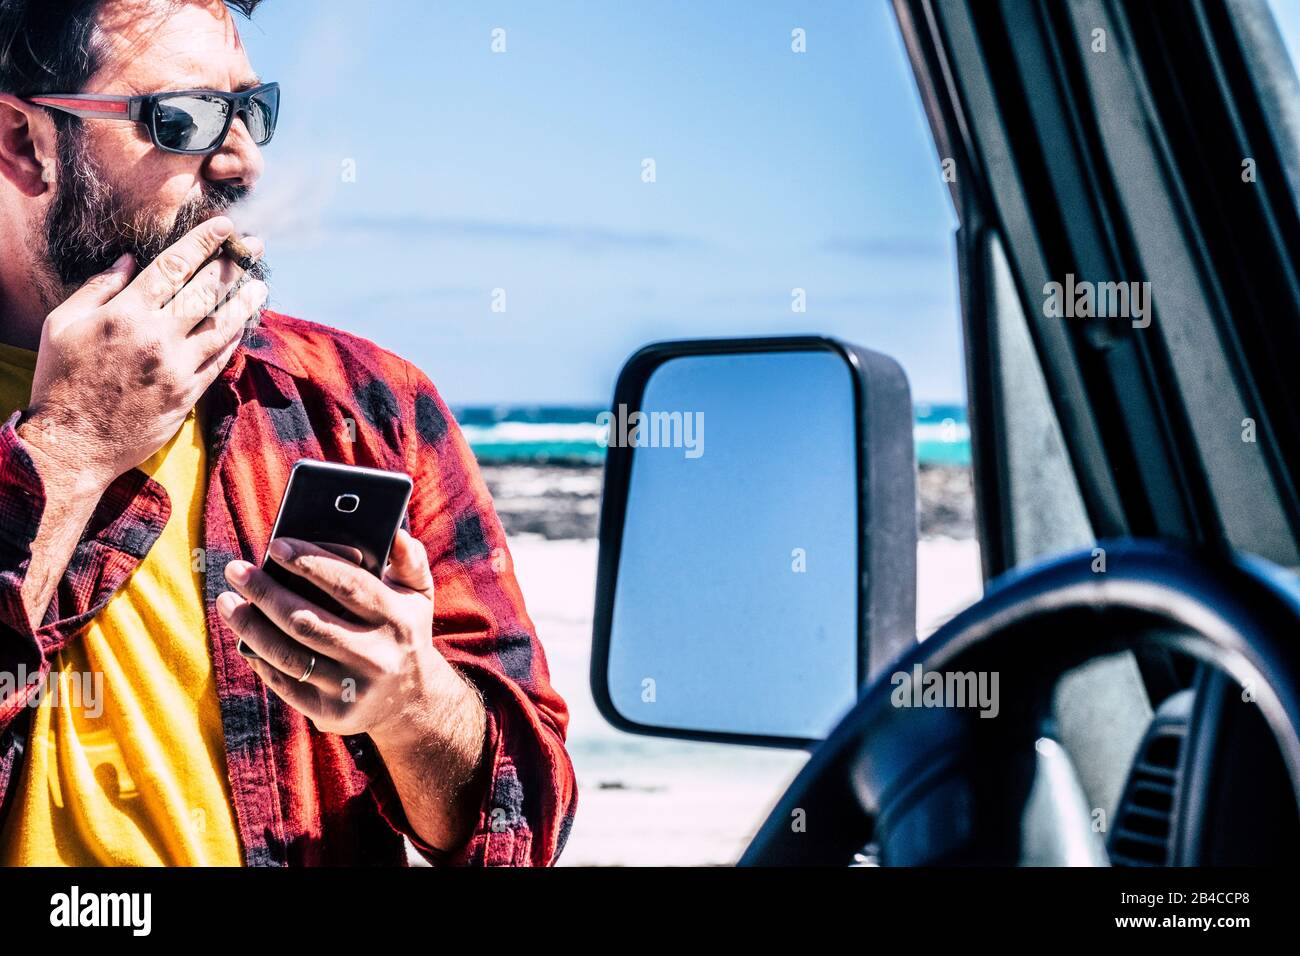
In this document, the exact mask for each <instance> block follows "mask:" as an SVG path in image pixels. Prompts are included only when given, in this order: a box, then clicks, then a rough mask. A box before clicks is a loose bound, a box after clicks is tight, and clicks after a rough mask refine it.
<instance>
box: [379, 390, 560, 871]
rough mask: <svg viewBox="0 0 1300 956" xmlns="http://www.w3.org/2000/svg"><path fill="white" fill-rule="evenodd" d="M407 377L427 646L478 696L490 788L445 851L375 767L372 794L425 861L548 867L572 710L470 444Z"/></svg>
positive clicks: (555, 850)
mask: <svg viewBox="0 0 1300 956" xmlns="http://www.w3.org/2000/svg"><path fill="white" fill-rule="evenodd" d="M409 374H410V376H411V388H410V393H409V399H408V400H409V402H410V405H409V406H408V410H407V411H408V412H409V414H410V416H411V420H410V422H409V423H408V424H409V429H408V436H409V437H408V440H407V462H408V468H409V470H410V474H411V477H412V478H413V479H414V482H415V488H414V491H413V493H412V496H411V503H410V507H409V510H408V515H409V519H410V526H411V533H412V534H413V535H414V536H415V537H416V538H418V539H419V540H420V541H421V542H422V543H423V544H424V546H425V549H426V550H427V551H428V554H429V563H430V567H431V568H432V571H433V579H434V590H435V597H434V624H433V640H434V643H435V644H436V645H437V647H438V649H439V651H441V652H442V654H443V656H444V657H446V658H447V660H448V661H449V662H450V663H451V664H452V665H453V666H455V667H456V668H458V669H459V670H460V672H461V673H462V674H463V675H464V676H465V677H466V678H467V679H469V680H470V681H471V682H473V684H474V685H475V686H476V687H477V688H478V690H479V691H480V693H481V694H482V695H483V702H484V709H485V711H486V714H487V733H486V735H485V740H484V761H485V763H486V766H487V768H488V784H487V788H486V792H485V795H484V799H483V802H482V804H481V805H480V807H479V808H478V814H477V820H476V821H475V825H474V828H473V831H472V833H471V834H470V836H469V838H468V840H467V841H466V842H465V844H464V845H463V846H461V847H457V848H452V849H450V850H448V851H447V852H443V851H441V850H439V849H437V848H434V847H430V846H428V845H427V844H425V843H424V842H423V841H422V840H420V838H419V837H418V836H417V835H416V834H415V832H414V830H413V828H412V827H411V826H410V824H409V822H408V821H407V820H406V816H405V814H404V813H403V811H402V807H401V801H400V799H398V798H397V795H396V793H395V790H394V788H393V784H392V781H391V779H390V778H388V776H387V774H386V773H373V772H372V774H371V777H372V781H373V784H372V787H373V792H374V795H375V798H376V800H377V801H378V803H379V806H380V810H381V812H382V813H383V815H384V817H385V818H386V819H387V820H388V821H389V823H390V824H391V825H393V826H394V828H396V829H397V830H399V832H401V833H403V834H404V835H405V836H406V837H407V838H408V839H409V840H410V841H411V843H412V845H413V846H414V847H415V848H416V849H417V850H418V851H419V852H420V853H421V854H422V855H423V856H424V857H425V858H426V859H428V860H429V861H430V862H432V863H436V864H462V865H480V866H495V865H504V866H549V865H551V864H553V863H554V862H555V860H556V858H557V857H558V856H559V854H560V851H561V850H562V849H563V847H564V843H565V840H566V839H567V837H568V833H569V829H570V827H571V826H572V822H573V814H574V811H575V809H576V806H577V786H576V781H575V777H574V772H573V764H572V761H571V760H570V758H569V754H568V751H567V750H566V749H565V745H564V741H565V732H566V730H567V727H568V720H569V714H568V709H567V706H566V705H565V703H564V700H563V699H562V698H561V697H560V695H559V694H558V693H557V692H556V691H555V689H554V688H553V687H552V686H551V683H550V675H549V672H548V670H547V666H546V656H545V653H544V652H543V650H542V645H541V643H540V642H539V641H538V639H537V634H536V631H535V629H534V627H533V623H532V621H531V620H530V619H529V617H528V613H527V611H526V610H525V607H524V600H523V596H522V594H521V593H520V590H519V585H518V583H517V581H516V580H515V575H514V568H513V564H512V562H511V558H510V552H509V549H508V547H507V545H506V538H505V532H504V530H503V528H502V527H501V522H500V519H499V518H498V517H497V515H496V510H495V509H494V508H493V506H492V499H491V496H490V494H489V492H488V489H487V485H486V483H485V482H484V481H483V477H482V475H481V474H480V472H479V469H478V464H477V462H476V461H475V459H474V455H473V452H472V451H471V450H470V448H469V444H468V442H467V441H466V440H465V437H464V435H463V434H462V433H461V430H460V427H459V426H458V425H457V424H456V422H455V420H454V418H453V417H452V415H451V412H450V411H449V409H448V408H447V406H446V405H445V404H444V403H443V401H442V398H441V396H439V395H438V393H437V391H436V390H435V389H434V386H433V384H432V383H431V382H430V381H429V380H428V379H427V378H426V377H425V376H424V375H423V374H422V373H420V372H419V371H418V370H417V369H414V368H411V369H410V372H409Z"/></svg>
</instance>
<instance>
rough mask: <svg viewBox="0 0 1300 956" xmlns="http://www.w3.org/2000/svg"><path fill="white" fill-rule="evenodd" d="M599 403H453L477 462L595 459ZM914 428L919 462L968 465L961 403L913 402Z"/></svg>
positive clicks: (600, 453) (599, 454)
mask: <svg viewBox="0 0 1300 956" xmlns="http://www.w3.org/2000/svg"><path fill="white" fill-rule="evenodd" d="M605 410H606V409H603V408H600V407H598V406H581V405H558V406H556V405H551V406H547V405H542V406H525V405H512V406H495V407H489V406H466V407H463V408H456V409H453V411H454V413H455V415H456V419H457V420H458V421H459V422H460V424H461V429H462V430H463V431H464V433H465V437H466V439H467V440H468V441H469V443H470V446H471V447H472V448H473V449H474V453H475V455H477V456H478V459H479V461H480V462H483V463H489V462H490V463H493V464H514V463H520V464H522V463H537V464H542V463H545V464H564V463H574V464H580V463H581V464H600V463H601V462H603V461H604V460H605V449H604V447H603V446H602V445H601V443H600V440H601V437H602V435H603V434H604V431H605V430H604V428H603V427H602V426H600V425H598V424H597V423H596V419H597V416H598V415H599V414H600V413H601V412H602V411H605ZM913 434H914V435H915V437H916V458H917V462H918V463H919V464H922V465H969V464H970V427H969V425H968V424H967V421H966V408H965V406H963V405H953V404H930V403H918V404H917V405H916V406H915V419H914V425H913Z"/></svg>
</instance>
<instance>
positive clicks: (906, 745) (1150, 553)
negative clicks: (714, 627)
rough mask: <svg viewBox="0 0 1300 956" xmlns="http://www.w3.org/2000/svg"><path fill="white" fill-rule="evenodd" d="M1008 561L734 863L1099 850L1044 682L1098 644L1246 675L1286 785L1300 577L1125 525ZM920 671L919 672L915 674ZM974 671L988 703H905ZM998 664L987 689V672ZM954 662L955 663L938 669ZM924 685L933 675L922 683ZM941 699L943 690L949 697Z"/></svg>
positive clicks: (909, 660)
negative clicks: (1120, 536)
mask: <svg viewBox="0 0 1300 956" xmlns="http://www.w3.org/2000/svg"><path fill="white" fill-rule="evenodd" d="M1097 547H1098V548H1100V549H1102V550H1103V551H1104V568H1105V570H1104V571H1100V570H1094V567H1095V566H1098V562H1097V560H1096V554H1097V552H1095V551H1093V550H1087V551H1081V552H1078V553H1076V554H1072V555H1069V556H1066V557H1062V558H1059V559H1056V560H1052V561H1050V562H1047V563H1044V564H1041V565H1038V566H1036V567H1034V568H1031V569H1028V570H1025V571H1023V572H1013V573H1012V574H1010V575H1007V576H1004V577H1003V578H1001V579H999V580H998V581H997V582H995V583H994V585H993V586H992V587H991V588H990V590H989V591H988V592H987V594H986V595H985V597H984V598H983V599H982V600H981V601H979V602H978V603H976V604H974V605H972V606H971V607H969V608H967V609H966V610H965V611H963V612H962V613H961V614H959V615H957V616H956V617H954V618H953V619H952V620H950V621H949V622H948V623H947V624H945V625H944V626H943V627H942V628H940V629H939V630H938V631H937V632H935V634H933V635H932V636H931V637H930V638H928V639H927V640H925V641H924V642H922V643H920V644H917V645H916V646H915V647H912V648H911V649H909V650H908V651H907V652H906V653H904V654H903V655H901V656H900V657H899V658H898V659H897V660H896V661H895V662H894V664H893V665H891V666H890V667H888V668H886V670H885V671H884V672H883V673H882V674H880V675H878V676H877V678H876V679H875V681H874V682H873V683H872V684H871V685H870V686H869V687H868V688H867V690H866V691H865V693H864V694H863V696H862V697H861V698H860V699H859V701H858V703H857V704H856V705H855V706H854V708H853V709H852V710H851V711H850V712H849V714H848V715H847V716H846V717H845V718H844V719H843V720H842V721H841V722H840V724H839V725H838V726H837V727H836V729H835V730H834V731H833V732H832V734H831V735H830V737H829V738H827V740H826V741H825V742H824V743H823V744H822V745H821V746H820V747H819V748H818V749H817V750H816V751H815V752H814V754H813V756H812V757H811V758H810V760H809V761H808V763H807V764H806V765H805V767H804V769H803V771H802V772H801V773H800V774H799V776H798V777H797V778H796V779H795V781H794V783H792V784H791V786H790V788H789V789H788V790H787V791H786V793H785V795H784V796H783V797H782V798H781V801H780V802H779V803H778V804H777V806H776V808H775V809H774V810H773V811H772V813H771V814H770V815H769V817H768V819H767V820H766V821H765V823H764V824H763V826H762V827H761V829H760V830H759V832H758V834H757V836H756V837H755V838H754V840H753V842H752V843H751V844H750V846H749V848H748V849H747V850H746V852H745V854H744V856H743V857H742V859H741V861H740V865H741V866H767V865H782V866H788V865H848V864H850V863H851V862H853V860H854V856H855V854H857V853H858V852H859V851H861V850H862V849H863V848H864V847H866V846H867V845H868V844H871V845H873V846H875V847H876V848H878V852H879V857H880V862H881V863H882V864H884V865H901V866H908V865H921V864H995V865H997V864H1035V863H1069V864H1105V863H1106V855H1105V850H1104V847H1102V846H1101V843H1100V837H1098V836H1097V835H1096V834H1095V833H1093V832H1092V828H1091V827H1090V826H1089V822H1090V821H1089V816H1088V814H1089V810H1088V807H1087V804H1086V803H1085V802H1084V799H1083V796H1082V792H1081V791H1080V790H1079V788H1078V783H1077V777H1076V776H1075V775H1074V773H1073V768H1072V765H1071V764H1070V763H1069V759H1068V757H1067V756H1066V755H1065V753H1064V751H1063V750H1062V748H1060V746H1059V744H1056V743H1055V741H1054V740H1053V739H1052V736H1051V730H1050V726H1051V718H1050V714H1051V701H1052V690H1053V688H1054V687H1055V685H1056V683H1057V681H1058V680H1059V678H1060V677H1061V676H1062V675H1063V674H1065V673H1066V672H1067V671H1069V670H1070V669H1072V668H1074V667H1077V666H1079V665H1081V664H1084V663H1086V662H1087V661H1089V660H1091V659H1093V658H1096V657H1098V656H1101V655H1104V654H1110V653H1114V652H1118V651H1125V650H1136V649H1141V648H1144V647H1152V646H1162V647H1166V648H1169V649H1171V650H1174V651H1177V652H1180V653H1182V654H1186V655H1189V656H1191V657H1192V658H1195V659H1197V660H1200V661H1203V662H1205V663H1206V664H1209V665H1211V666H1213V667H1215V668H1218V669H1219V670H1221V671H1222V672H1224V673H1225V674H1227V675H1228V676H1229V677H1231V678H1232V679H1234V680H1235V681H1236V682H1237V683H1238V684H1240V685H1242V686H1243V687H1245V688H1248V689H1249V691H1250V694H1251V695H1252V696H1253V699H1254V706H1256V707H1258V708H1259V710H1260V714H1261V715H1262V716H1263V718H1264V721H1265V722H1266V723H1267V725H1268V728H1269V729H1270V730H1271V731H1272V733H1273V735H1274V737H1275V738H1276V741H1277V745H1278V748H1279V749H1280V751H1281V758H1282V761H1283V763H1284V764H1285V767H1286V772H1287V775H1288V776H1289V782H1290V784H1291V790H1292V797H1293V798H1295V797H1296V796H1297V795H1300V585H1297V583H1296V580H1295V579H1294V577H1293V576H1292V575H1290V574H1288V573H1287V572H1285V571H1283V570H1281V569H1280V568H1277V567H1276V566H1274V565H1271V564H1269V563H1268V562H1265V561H1263V560H1261V559H1258V558H1253V557H1240V556H1238V557H1235V558H1230V559H1229V558H1220V557H1215V556H1212V555H1207V554H1202V553H1196V552H1193V551H1191V550H1188V549H1186V548H1183V547H1180V546H1176V545H1173V544H1169V543H1164V542H1155V541H1140V540H1133V539H1125V540H1122V541H1117V542H1101V543H1099V544H1098V546H1097ZM918 667H919V670H918ZM928 674H939V675H940V678H941V679H943V680H945V681H949V682H948V683H947V684H946V685H945V686H947V687H948V688H950V689H954V688H961V687H963V686H965V687H966V688H970V687H973V686H975V685H974V684H972V683H971V682H970V680H967V681H965V683H964V684H963V682H962V680H961V679H960V678H961V677H962V675H966V676H967V677H972V676H973V677H975V678H978V675H981V674H983V675H985V677H986V687H987V686H994V687H996V689H997V692H998V693H997V695H996V696H997V698H998V700H997V707H996V715H994V716H991V717H984V716H981V713H989V712H990V710H991V708H988V707H985V708H983V710H981V708H979V707H975V706H969V704H970V701H969V700H968V701H967V704H968V706H924V704H922V706H916V704H917V702H918V698H917V694H916V691H915V689H914V687H915V685H916V684H917V683H918V682H917V681H916V680H915V678H916V677H917V676H922V675H928ZM994 674H996V675H997V683H996V685H993V683H992V679H991V675H994ZM950 675H957V678H956V679H951V680H950ZM931 683H932V681H931ZM945 701H946V703H947V704H949V705H950V704H951V703H952V702H953V701H952V700H951V699H945Z"/></svg>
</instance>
